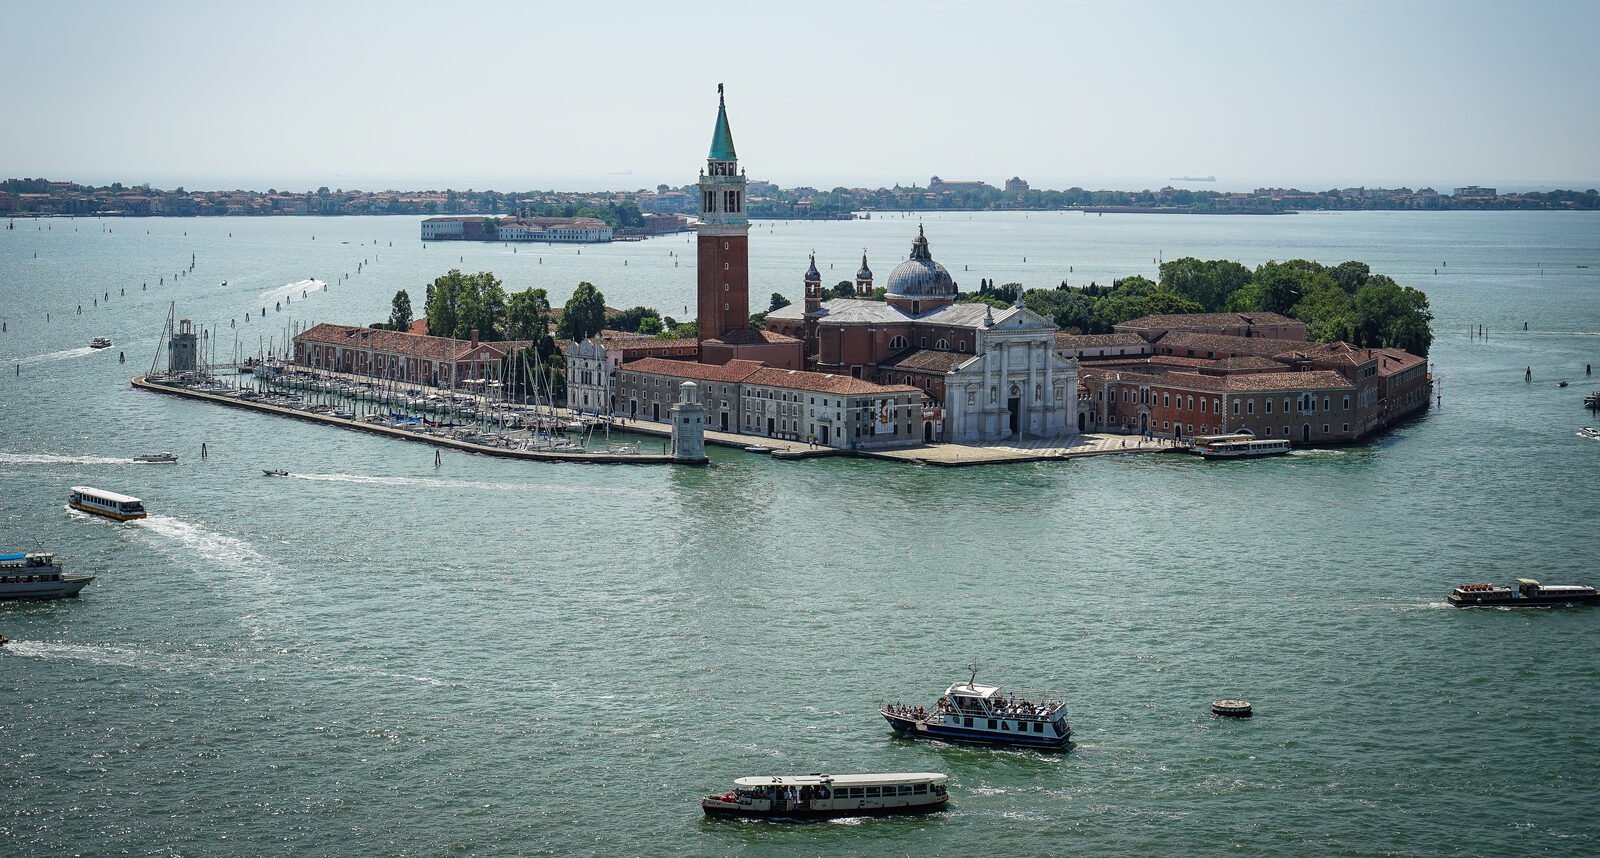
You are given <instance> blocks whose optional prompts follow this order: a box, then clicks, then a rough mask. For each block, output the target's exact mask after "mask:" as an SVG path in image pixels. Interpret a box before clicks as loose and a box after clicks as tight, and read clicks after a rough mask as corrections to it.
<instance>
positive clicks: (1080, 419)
mask: <svg viewBox="0 0 1600 858" xmlns="http://www.w3.org/2000/svg"><path fill="white" fill-rule="evenodd" d="M1086 426H1087V424H1086V423H1085V422H1084V419H1083V412H1081V411H1080V412H1078V431H1079V432H1082V431H1083V430H1084V428H1085V427H1086Z"/></svg>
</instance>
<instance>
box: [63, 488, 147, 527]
mask: <svg viewBox="0 0 1600 858" xmlns="http://www.w3.org/2000/svg"><path fill="white" fill-rule="evenodd" d="M67 506H70V507H72V508H73V509H75V510H78V511H79V512H87V513H93V514H94V515H103V516H105V517H106V518H114V519H116V520H117V521H132V520H133V519H136V518H144V517H145V511H144V501H141V500H139V499H138V498H136V497H129V496H128V495H123V494H117V493H116V492H108V491H106V490H105V489H97V488H94V487H92V486H73V487H72V493H71V494H69V495H67Z"/></svg>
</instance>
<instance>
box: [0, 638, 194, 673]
mask: <svg viewBox="0 0 1600 858" xmlns="http://www.w3.org/2000/svg"><path fill="white" fill-rule="evenodd" d="M5 651H6V652H10V653H12V654H14V655H20V656H24V657H26V658H39V659H64V660H68V661H82V662H88V663H89V664H95V665H102V666H106V667H139V668H154V669H156V670H162V671H171V670H172V669H173V666H172V663H171V660H170V659H169V658H167V657H166V656H158V655H156V654H155V653H150V652H144V651H141V650H136V649H128V648H126V647H114V646H93V645H90V644H69V643H49V642H46V641H11V642H10V643H8V644H6V647H5Z"/></svg>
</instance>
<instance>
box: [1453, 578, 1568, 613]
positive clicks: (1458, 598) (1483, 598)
mask: <svg viewBox="0 0 1600 858" xmlns="http://www.w3.org/2000/svg"><path fill="white" fill-rule="evenodd" d="M1446 598H1448V599H1449V601H1450V604H1452V605H1455V606H1456V607H1458V608H1474V607H1480V606H1483V607H1503V608H1537V607H1544V606H1549V605H1593V604H1595V603H1596V602H1600V593H1596V592H1595V589H1594V588H1593V587H1586V586H1584V585H1582V584H1540V583H1539V582H1538V581H1535V580H1533V579H1532V578H1518V579H1517V588H1516V589H1515V590H1513V589H1511V588H1510V587H1502V586H1500V585H1499V584H1462V585H1461V586H1459V587H1457V588H1455V589H1454V590H1451V591H1450V595H1449V596H1448V597H1446Z"/></svg>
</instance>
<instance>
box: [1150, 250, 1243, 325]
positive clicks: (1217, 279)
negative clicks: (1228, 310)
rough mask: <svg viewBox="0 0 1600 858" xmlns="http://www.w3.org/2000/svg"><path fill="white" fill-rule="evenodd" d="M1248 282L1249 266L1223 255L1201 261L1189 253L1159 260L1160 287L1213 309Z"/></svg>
mask: <svg viewBox="0 0 1600 858" xmlns="http://www.w3.org/2000/svg"><path fill="white" fill-rule="evenodd" d="M1249 282H1250V269H1248V268H1246V267H1244V266H1243V265H1240V264H1239V263H1237V262H1233V261H1231V260H1227V259H1213V260H1210V261H1202V260H1199V259H1196V258H1194V257H1193V256H1185V257H1183V258H1182V259H1174V260H1172V261H1170V262H1163V263H1161V288H1163V289H1166V290H1167V291H1169V292H1172V293H1174V294H1177V295H1182V296H1183V297H1185V298H1188V299H1189V300H1191V301H1194V302H1196V303H1198V304H1199V305H1200V306H1202V307H1204V308H1205V309H1206V311H1207V312H1217V311H1219V310H1222V309H1223V308H1225V307H1227V305H1228V299H1229V298H1230V297H1232V295H1233V293H1235V292H1237V291H1238V290H1239V289H1241V288H1243V287H1244V286H1245V284H1247V283H1249Z"/></svg>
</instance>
